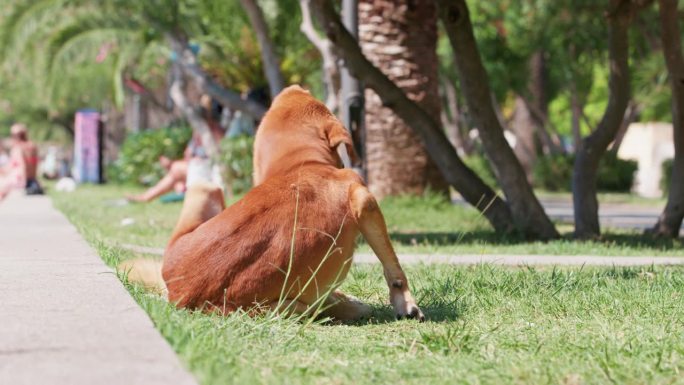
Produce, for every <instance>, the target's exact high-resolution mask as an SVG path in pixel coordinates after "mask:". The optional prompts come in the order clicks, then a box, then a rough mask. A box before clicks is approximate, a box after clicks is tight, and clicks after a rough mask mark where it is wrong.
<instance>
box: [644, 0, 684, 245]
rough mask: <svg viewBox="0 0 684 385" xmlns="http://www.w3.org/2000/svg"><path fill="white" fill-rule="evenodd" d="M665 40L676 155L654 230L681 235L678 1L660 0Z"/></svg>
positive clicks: (682, 106) (683, 169)
mask: <svg viewBox="0 0 684 385" xmlns="http://www.w3.org/2000/svg"><path fill="white" fill-rule="evenodd" d="M658 3H659V6H660V25H661V39H662V41H663V53H664V54H665V64H666V65H667V70H668V72H669V73H670V87H672V128H673V130H674V146H675V157H674V161H673V164H672V178H671V181H672V182H671V183H670V191H669V192H668V196H667V205H666V206H665V209H664V210H663V212H662V214H660V218H658V222H657V223H656V224H655V226H654V227H653V229H652V230H651V232H653V233H654V234H657V235H661V236H667V237H678V236H679V229H680V227H681V226H682V219H683V218H684V57H682V42H681V37H680V36H681V35H680V33H681V32H680V29H679V22H678V16H677V0H659V1H658Z"/></svg>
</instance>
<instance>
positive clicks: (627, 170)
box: [533, 152, 637, 192]
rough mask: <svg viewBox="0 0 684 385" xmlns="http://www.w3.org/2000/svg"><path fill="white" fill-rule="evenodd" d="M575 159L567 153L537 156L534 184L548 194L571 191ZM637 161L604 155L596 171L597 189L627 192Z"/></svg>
mask: <svg viewBox="0 0 684 385" xmlns="http://www.w3.org/2000/svg"><path fill="white" fill-rule="evenodd" d="M574 162H575V156H574V155H570V154H562V155H551V156H544V157H540V158H539V159H538V160H537V162H536V163H535V165H534V168H533V175H534V185H535V187H538V188H542V189H545V190H548V191H571V190H572V170H573V166H574ZM636 170H637V162H635V161H633V160H623V159H619V158H618V157H617V156H616V155H615V154H614V153H612V152H609V153H606V154H605V155H604V156H603V158H601V161H600V162H599V167H598V171H597V186H596V187H597V189H598V190H599V191H608V192H629V191H630V190H631V188H632V184H633V182H634V173H635V172H636Z"/></svg>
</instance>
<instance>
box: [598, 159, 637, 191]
mask: <svg viewBox="0 0 684 385" xmlns="http://www.w3.org/2000/svg"><path fill="white" fill-rule="evenodd" d="M637 167H638V166H637V162H636V161H633V160H623V159H619V158H618V157H617V155H615V153H612V152H609V153H607V154H606V155H604V156H603V158H602V159H601V163H599V169H598V186H597V187H598V189H599V191H611V192H629V190H631V189H632V184H633V183H634V173H635V172H636V170H637Z"/></svg>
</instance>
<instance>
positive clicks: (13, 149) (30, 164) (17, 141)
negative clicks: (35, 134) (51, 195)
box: [0, 123, 43, 199]
mask: <svg viewBox="0 0 684 385" xmlns="http://www.w3.org/2000/svg"><path fill="white" fill-rule="evenodd" d="M10 139H11V145H10V156H9V163H8V164H7V165H5V166H4V167H2V168H0V199H2V198H4V197H5V196H6V195H7V194H9V192H10V191H11V190H12V189H19V188H23V189H25V191H26V194H27V195H40V194H43V188H42V187H41V186H40V183H38V180H37V179H36V178H37V173H38V162H39V158H38V147H37V146H36V144H35V143H33V142H32V141H30V140H29V138H28V130H27V128H26V125H24V124H21V123H15V124H13V125H12V127H11V128H10Z"/></svg>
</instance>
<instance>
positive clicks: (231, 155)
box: [221, 135, 254, 194]
mask: <svg viewBox="0 0 684 385" xmlns="http://www.w3.org/2000/svg"><path fill="white" fill-rule="evenodd" d="M253 146H254V137H252V136H247V135H242V136H238V137H235V138H223V140H222V141H221V160H222V161H223V163H224V164H225V165H226V167H225V175H223V177H224V179H225V182H226V184H227V185H230V186H231V187H232V190H233V193H235V194H242V193H245V192H247V190H249V189H250V188H252V168H253V165H252V148H253Z"/></svg>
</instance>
